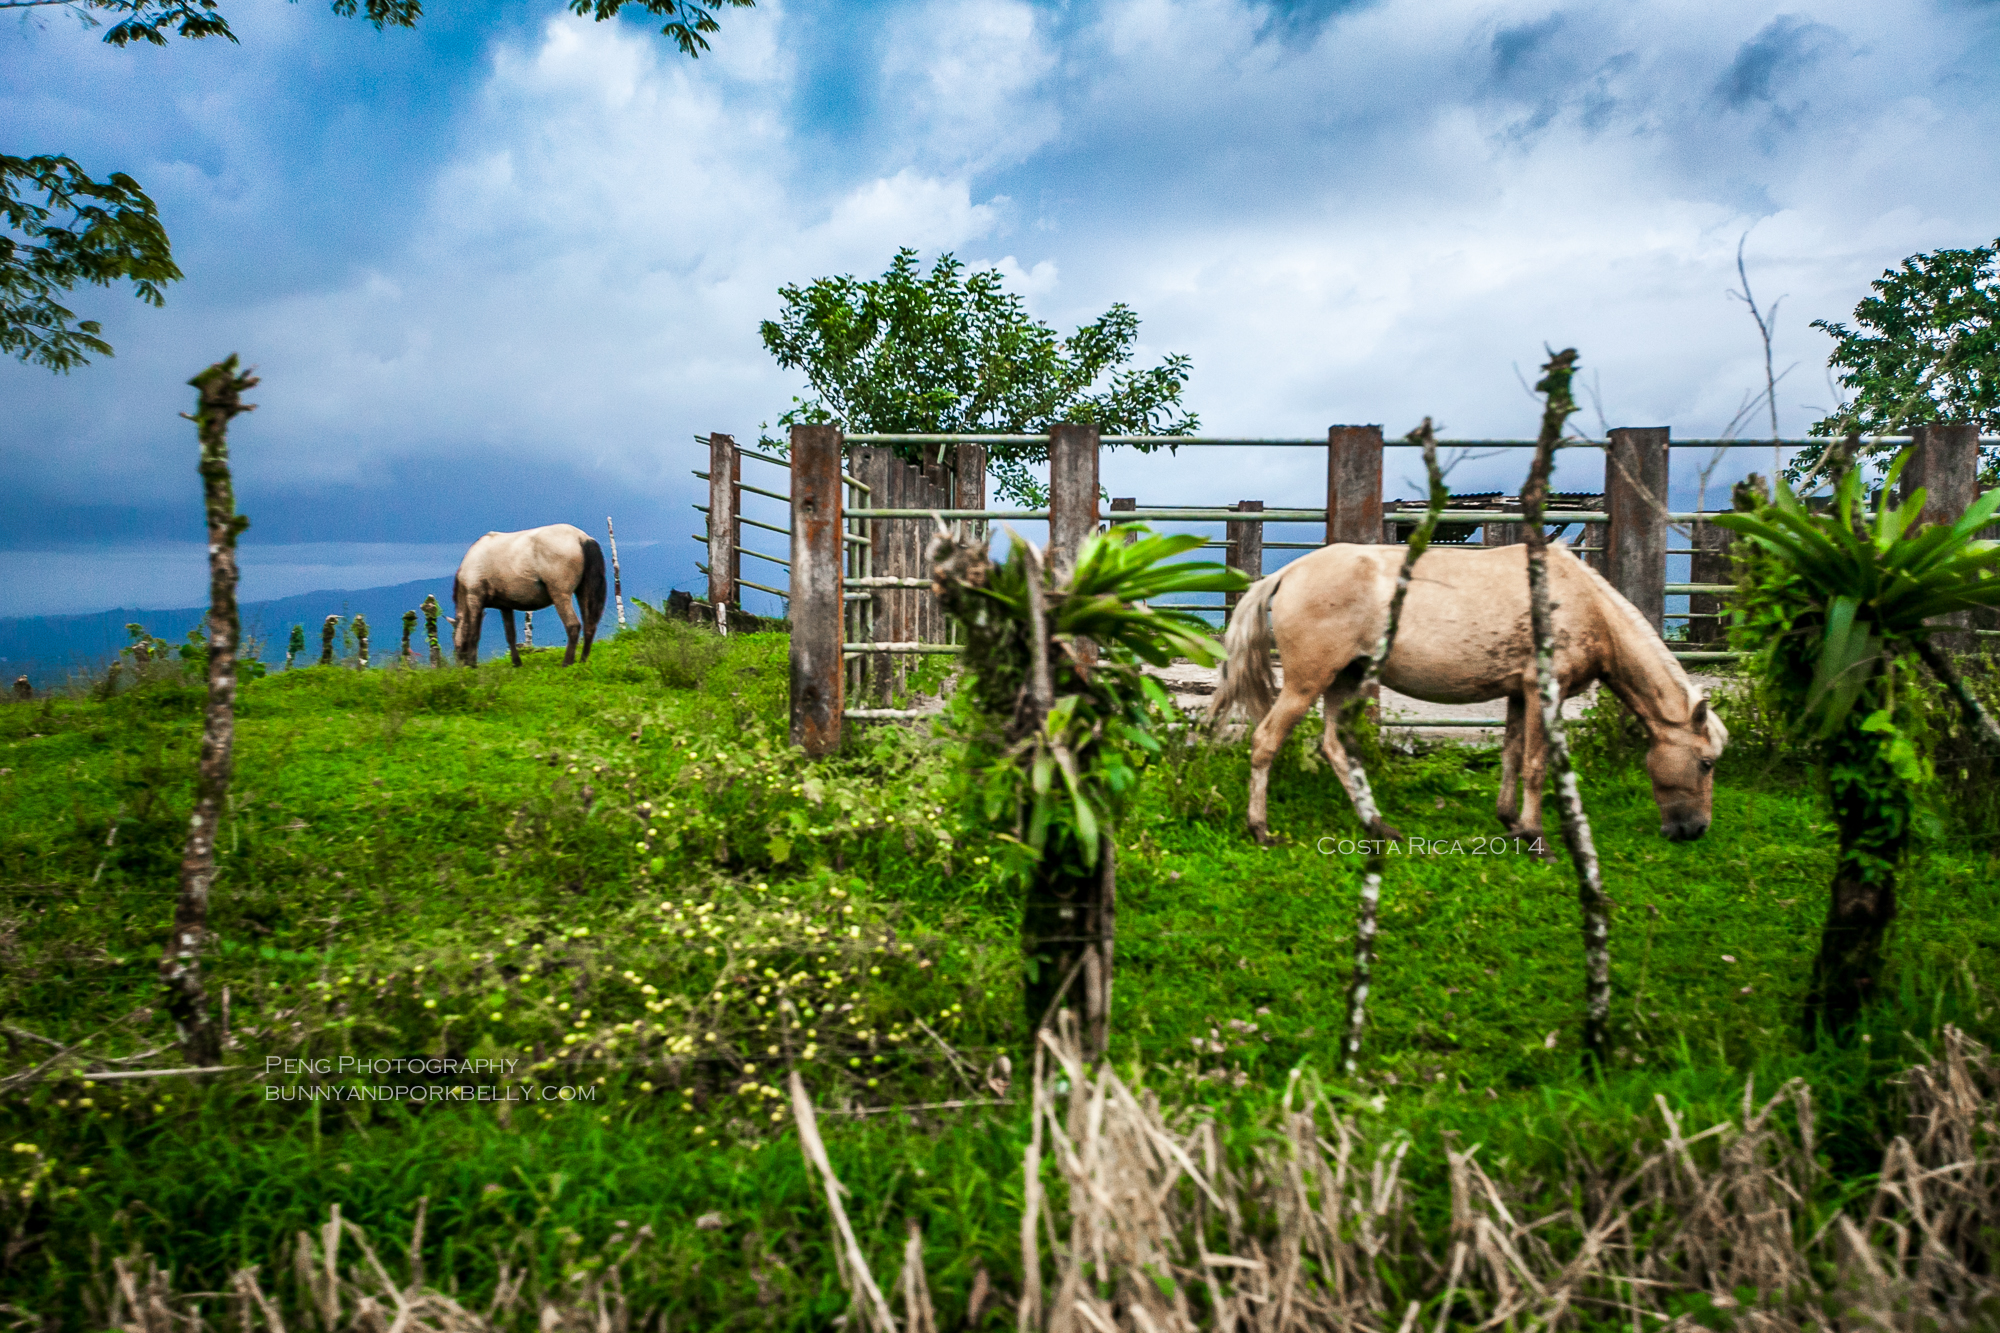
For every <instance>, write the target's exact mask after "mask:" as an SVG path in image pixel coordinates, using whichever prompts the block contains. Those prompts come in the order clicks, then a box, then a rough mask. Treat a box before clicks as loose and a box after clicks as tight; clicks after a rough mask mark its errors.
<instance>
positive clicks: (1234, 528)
mask: <svg viewBox="0 0 2000 1333" xmlns="http://www.w3.org/2000/svg"><path fill="white" fill-rule="evenodd" d="M1235 508H1236V512H1237V513H1239V514H1261V513H1263V512H1264V502H1263V501H1262V500H1238V501H1237V502H1236V506H1235ZM1224 534H1225V540H1227V541H1228V543H1229V549H1228V551H1227V552H1226V553H1225V554H1224V555H1223V557H1222V558H1223V562H1224V563H1225V564H1227V565H1228V566H1229V567H1230V568H1231V569H1240V570H1242V571H1243V572H1244V573H1245V574H1247V575H1248V576H1249V578H1250V581H1251V582H1252V583H1255V582H1256V581H1257V580H1258V579H1261V578H1263V577H1264V525H1263V524H1262V523H1257V522H1245V521H1244V520H1242V519H1231V520H1230V521H1229V524H1228V526H1227V527H1226V528H1225V529H1224ZM1242 599H1243V594H1242V593H1240V592H1232V593H1230V594H1228V595H1227V596H1226V597H1225V598H1224V599H1223V605H1225V606H1231V607H1233V606H1235V605H1236V603H1238V602H1239V601H1241V600H1242Z"/></svg>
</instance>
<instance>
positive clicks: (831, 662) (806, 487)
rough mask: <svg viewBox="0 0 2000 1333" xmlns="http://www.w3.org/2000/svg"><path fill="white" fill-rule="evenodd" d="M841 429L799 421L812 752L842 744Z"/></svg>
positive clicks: (799, 531) (801, 623)
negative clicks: (801, 423) (800, 423)
mask: <svg viewBox="0 0 2000 1333" xmlns="http://www.w3.org/2000/svg"><path fill="white" fill-rule="evenodd" d="M840 455H841V431H840V428H839V427H838V426H794V427H792V596H791V614H792V650H791V667H792V744H794V745H797V746H800V747H801V748H803V749H804V750H805V752H806V754H808V755H812V756H817V755H823V754H828V753H830V752H832V751H833V750H835V749H837V748H838V747H839V745H840V715H841V710H842V709H843V708H845V707H846V703H847V701H846V672H845V671H844V670H843V664H842V660H841V648H842V646H843V645H842V642H841V617H840V611H841V606H842V602H841V593H842V587H841V570H842V567H843V560H842V550H841V548H842V546H843V545H844V542H843V541H842V525H841V521H840V512H841V494H840V488H841V485H842V482H841V480H840V463H841V458H840Z"/></svg>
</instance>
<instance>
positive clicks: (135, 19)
mask: <svg viewBox="0 0 2000 1333" xmlns="http://www.w3.org/2000/svg"><path fill="white" fill-rule="evenodd" d="M568 3H569V8H570V11H571V12H572V13H576V14H588V15H591V16H592V17H594V18H596V19H597V21H598V22H600V23H601V22H603V21H604V20H605V19H608V18H613V17H615V16H616V15H617V14H618V12H619V11H620V10H621V9H623V8H624V7H625V6H626V5H627V4H632V5H636V6H637V7H639V8H640V9H643V10H645V11H646V12H647V13H648V14H651V15H653V16H654V17H656V18H664V19H665V20H666V23H665V24H664V26H662V27H661V29H660V31H661V32H663V33H665V34H666V35H667V36H669V37H672V38H673V39H674V41H675V42H676V44H678V45H679V47H680V49H681V51H682V52H683V53H684V54H686V55H688V56H690V57H696V56H699V55H700V54H701V53H702V52H703V51H706V50H707V49H708V40H707V34H709V33H712V32H715V31H717V30H718V26H719V25H718V24H717V22H716V15H717V14H719V13H721V12H722V10H723V9H724V7H726V6H735V7H738V8H749V7H751V6H753V5H754V4H755V3H756V0H568ZM50 6H60V7H62V8H66V9H69V10H71V11H72V12H74V13H75V14H76V15H78V17H80V18H81V19H82V20H83V21H84V22H85V23H86V24H88V25H90V26H92V27H96V26H98V25H99V23H100V22H101V20H100V19H99V18H98V15H100V14H103V15H107V16H116V21H115V22H113V23H112V25H111V27H110V29H109V30H108V31H107V32H106V33H105V34H104V40H105V41H107V42H109V43H111V45H113V46H121V47H122V46H128V45H130V44H131V43H133V42H147V43H150V44H152V45H154V46H165V45H166V44H167V38H168V37H169V36H170V35H173V36H180V37H187V38H191V39H192V38H201V37H227V38H228V39H229V40H230V41H232V42H233V41H235V40H236V34H235V33H233V32H231V31H230V30H229V21H228V20H227V19H226V18H225V17H224V16H223V14H222V11H221V10H220V9H219V8H218V7H217V4H216V0H0V9H40V8H47V7H50ZM333 12H334V13H336V14H338V15H340V16H341V17H343V18H347V17H352V16H354V15H356V14H364V15H365V16H366V17H367V19H368V21H369V22H370V23H373V24H374V25H375V26H376V27H377V28H384V27H391V26H393V27H399V28H410V27H415V26H416V22H417V20H418V18H420V17H421V16H422V15H423V12H424V10H423V4H422V0H333ZM37 198H39V200H40V202H36V200H37ZM180 277H181V271H180V269H179V268H178V267H177V266H176V265H175V264H174V256H173V250H172V247H171V246H170V245H169V243H168V240H167V232H166V228H165V227H163V226H162V225H161V224H160V218H159V211H158V209H157V208H156V207H155V206H154V204H153V201H152V199H150V198H149V197H147V195H146V192H145V191H144V190H142V189H141V188H140V187H139V183H138V182H137V181H135V180H133V179H132V178H131V177H130V176H127V175H125V174H124V173H123V172H113V173H112V174H111V175H110V176H109V177H107V178H106V179H104V180H101V181H100V180H95V179H93V178H92V177H91V176H90V175H89V174H88V173H87V172H85V171H84V170H83V168H81V167H79V166H78V165H77V164H76V163H75V162H74V161H72V160H71V159H69V158H67V157H58V156H50V155H44V156H39V157H7V156H4V155H0V352H7V353H11V354H12V355H14V356H16V357H18V358H19V359H20V360H22V361H26V362H33V363H36V364H40V365H44V366H47V367H48V368H49V369H50V370H53V371H57V372H64V373H66V372H68V371H70V370H72V369H74V368H75V367H77V366H81V365H88V364H89V355H87V354H94V355H97V356H110V355H111V354H112V352H111V344H110V343H108V342H106V341H105V340H104V339H103V338H101V337H99V336H98V335H99V334H100V332H101V331H102V325H100V324H99V323H98V321H96V320H94V319H86V320H77V318H76V314H75V312H74V311H72V310H70V309H68V308H67V307H65V306H63V305H61V304H60V303H59V302H58V301H57V299H56V297H57V295H58V294H59V293H62V292H67V291H70V290H73V289H74V288H75V287H77V286H78V285H79V284H90V285H94V286H99V287H108V286H111V285H112V284H113V283H116V282H121V281H124V280H126V279H130V280H131V282H132V284H133V288H134V294H135V295H137V296H138V298H139V299H140V300H142V301H144V302H145V303H146V304H148V305H151V306H161V305H165V304H166V297H165V294H164V293H163V292H162V290H161V288H162V286H163V285H164V284H166V283H169V282H173V281H175V280H177V279H179V278H180Z"/></svg>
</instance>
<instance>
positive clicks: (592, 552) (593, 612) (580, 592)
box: [576, 537, 605, 633]
mask: <svg viewBox="0 0 2000 1333" xmlns="http://www.w3.org/2000/svg"><path fill="white" fill-rule="evenodd" d="M604 590H605V584H604V548H603V547H601V546H599V545H598V544H597V538H595V537H585V538H584V539H583V579H582V581H581V582H579V583H578V584H577V585H576V600H577V603H578V610H580V611H582V612H583V623H584V627H585V628H586V629H588V630H590V631H592V632H593V633H595V632H596V630H597V622H598V621H599V620H600V619H602V618H603V616H604Z"/></svg>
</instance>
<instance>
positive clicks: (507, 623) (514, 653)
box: [500, 606, 521, 666]
mask: <svg viewBox="0 0 2000 1333" xmlns="http://www.w3.org/2000/svg"><path fill="white" fill-rule="evenodd" d="M500 623H501V625H502V626H504V627H505V628H506V630H507V656H509V657H511V658H512V659H513V660H514V665H515V666H519V665H521V646H520V645H519V644H518V643H516V642H514V608H513V607H511V606H510V607H508V608H507V609H506V610H504V611H502V612H501V613H500Z"/></svg>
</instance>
